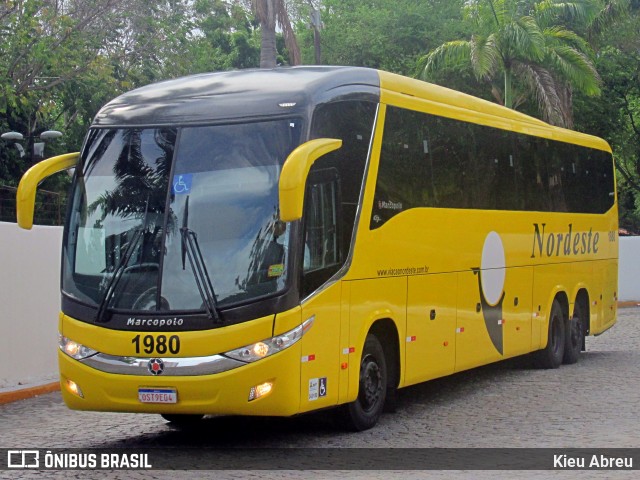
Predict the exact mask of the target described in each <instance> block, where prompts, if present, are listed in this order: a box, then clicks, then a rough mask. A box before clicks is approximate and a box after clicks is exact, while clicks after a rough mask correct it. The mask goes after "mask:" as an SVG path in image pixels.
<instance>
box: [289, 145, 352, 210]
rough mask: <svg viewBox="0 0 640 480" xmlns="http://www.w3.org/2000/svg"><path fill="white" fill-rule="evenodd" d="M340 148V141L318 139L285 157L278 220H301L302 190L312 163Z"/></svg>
mask: <svg viewBox="0 0 640 480" xmlns="http://www.w3.org/2000/svg"><path fill="white" fill-rule="evenodd" d="M341 146H342V140H337V139H335V138H318V139H316V140H310V141H308V142H306V143H303V144H302V145H300V146H299V147H298V148H296V149H295V150H294V151H293V152H291V154H290V155H289V156H288V157H287V159H286V160H285V162H284V166H283V167H282V173H281V174H280V183H279V185H278V192H279V197H280V220H282V221H283V222H293V221H295V220H299V219H301V218H302V208H303V204H304V189H305V184H306V182H307V176H308V175H309V170H311V166H312V165H313V164H314V162H315V161H316V160H317V159H318V158H320V157H322V156H323V155H326V154H327V153H329V152H332V151H334V150H337V149H338V148H340V147H341Z"/></svg>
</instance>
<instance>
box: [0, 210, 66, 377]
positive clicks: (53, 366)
mask: <svg viewBox="0 0 640 480" xmlns="http://www.w3.org/2000/svg"><path fill="white" fill-rule="evenodd" d="M61 245H62V228H61V227H40V226H34V227H33V230H31V231H26V230H22V229H20V228H19V227H18V226H17V225H16V224H15V223H3V222H0V312H1V313H0V389H3V388H9V387H13V388H14V389H15V388H19V386H20V385H25V384H27V385H28V384H45V383H49V382H52V381H55V380H57V378H58V376H57V370H58V360H57V345H58V312H59V311H60V249H61Z"/></svg>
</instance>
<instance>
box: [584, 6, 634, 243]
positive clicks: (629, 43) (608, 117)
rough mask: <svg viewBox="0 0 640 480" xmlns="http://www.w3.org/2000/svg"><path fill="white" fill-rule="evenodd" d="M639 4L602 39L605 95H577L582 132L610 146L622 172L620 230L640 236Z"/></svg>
mask: <svg viewBox="0 0 640 480" xmlns="http://www.w3.org/2000/svg"><path fill="white" fill-rule="evenodd" d="M636 5H638V6H636V7H635V8H634V9H632V10H631V13H630V15H629V16H628V17H627V18H624V19H622V20H621V21H618V23H617V24H616V28H615V29H612V30H611V31H610V32H609V34H608V35H607V36H606V39H601V40H600V47H601V48H600V50H599V52H598V55H597V59H596V67H597V68H598V71H599V72H600V75H601V77H602V79H603V84H602V96H601V97H599V98H597V99H593V98H589V99H587V98H585V97H583V96H581V95H576V97H575V105H576V124H577V127H578V128H579V129H580V130H584V131H587V132H590V133H593V134H594V135H598V136H601V137H603V138H605V139H606V140H607V141H609V143H610V144H611V146H612V149H613V152H614V158H615V159H616V166H617V169H618V172H619V177H618V195H619V200H620V202H619V207H620V225H621V227H623V228H625V229H627V230H629V231H632V232H635V233H639V234H640V37H638V31H640V11H639V10H640V9H639V8H638V7H640V2H637V4H636ZM632 6H634V5H632Z"/></svg>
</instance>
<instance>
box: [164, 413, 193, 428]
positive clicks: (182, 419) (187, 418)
mask: <svg viewBox="0 0 640 480" xmlns="http://www.w3.org/2000/svg"><path fill="white" fill-rule="evenodd" d="M160 416H161V417H162V418H164V419H165V420H166V421H167V422H169V423H170V424H171V425H172V426H174V427H179V428H187V427H193V426H195V425H197V424H198V423H199V422H200V420H202V419H203V418H204V415H198V414H184V413H161V414H160Z"/></svg>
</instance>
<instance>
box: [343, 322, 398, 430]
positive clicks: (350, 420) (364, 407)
mask: <svg viewBox="0 0 640 480" xmlns="http://www.w3.org/2000/svg"><path fill="white" fill-rule="evenodd" d="M387 380H388V374H387V362H386V360H385V356H384V350H383V349H382V345H380V341H379V340H378V338H377V337H376V336H375V335H372V334H369V335H367V339H366V341H365V343H364V349H363V351H362V360H361V361H360V380H359V388H358V398H357V399H356V401H355V402H352V403H350V404H348V405H345V407H344V417H345V420H346V423H347V426H348V427H349V428H350V429H351V430H354V431H357V432H361V431H363V430H368V429H370V428H372V427H373V426H375V424H376V423H378V419H379V418H380V415H381V414H382V410H383V408H384V403H385V399H386V395H387Z"/></svg>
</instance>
